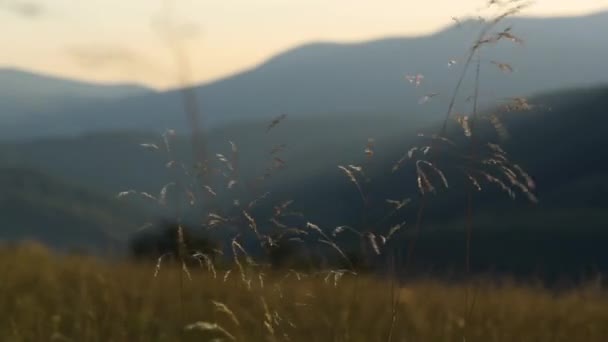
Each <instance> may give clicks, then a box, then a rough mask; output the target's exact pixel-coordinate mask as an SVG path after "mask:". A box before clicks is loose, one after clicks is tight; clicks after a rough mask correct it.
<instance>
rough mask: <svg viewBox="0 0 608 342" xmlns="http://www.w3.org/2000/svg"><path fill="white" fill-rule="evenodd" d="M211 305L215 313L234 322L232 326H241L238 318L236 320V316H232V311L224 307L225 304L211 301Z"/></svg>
mask: <svg viewBox="0 0 608 342" xmlns="http://www.w3.org/2000/svg"><path fill="white" fill-rule="evenodd" d="M211 303H213V306H214V307H215V311H217V312H221V313H224V314H226V315H228V317H230V319H231V320H232V321H233V322H234V324H236V325H241V323H240V322H239V320H238V318H236V315H235V314H234V312H233V311H232V310H230V309H229V308H228V306H226V304H224V303H221V302H218V301H215V300H212V301H211Z"/></svg>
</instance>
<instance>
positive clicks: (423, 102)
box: [418, 93, 439, 104]
mask: <svg viewBox="0 0 608 342" xmlns="http://www.w3.org/2000/svg"><path fill="white" fill-rule="evenodd" d="M436 96H439V93H430V94H427V95H425V96H423V97H422V98H420V100H418V104H425V103H427V102H429V101H430V100H431V99H432V98H434V97H436Z"/></svg>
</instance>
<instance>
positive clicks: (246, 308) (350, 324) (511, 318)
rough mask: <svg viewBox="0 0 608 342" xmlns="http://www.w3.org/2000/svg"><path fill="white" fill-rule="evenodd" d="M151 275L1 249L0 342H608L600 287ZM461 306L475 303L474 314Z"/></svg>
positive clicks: (30, 250) (24, 249)
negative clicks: (246, 280)
mask: <svg viewBox="0 0 608 342" xmlns="http://www.w3.org/2000/svg"><path fill="white" fill-rule="evenodd" d="M154 271H155V266H154V265H152V264H150V265H145V266H144V265H134V264H129V263H110V262H101V261H99V260H95V259H93V258H88V257H78V256H57V255H53V254H52V253H50V252H49V251H47V250H46V249H44V248H43V247H41V246H38V245H35V244H28V245H23V246H21V247H18V248H16V249H5V250H3V251H2V252H1V253H0V272H1V273H0V312H1V315H2V317H1V318H0V337H1V338H0V340H1V341H6V342H9V341H78V342H87V341H104V342H105V341H130V342H131V341H146V342H148V341H222V340H223V341H231V340H236V341H389V340H392V341H464V340H466V341H480V342H482V341H483V342H490V341H568V342H571V341H585V342H589V341H598V342H599V341H607V340H608V293H607V292H603V291H602V290H601V289H600V286H599V285H598V283H593V284H589V285H588V286H583V287H580V288H578V289H576V290H569V291H567V292H562V293H554V292H551V291H548V290H543V289H541V288H540V287H533V286H523V285H515V284H514V283H509V284H507V285H505V284H504V283H503V285H500V286H499V285H490V284H489V283H484V284H479V283H478V284H476V285H471V286H468V287H467V286H464V285H448V284H442V283H441V282H439V281H432V280H429V281H416V282H414V283H411V284H407V285H406V286H404V287H401V288H400V289H399V290H396V287H393V283H392V282H390V281H387V280H379V279H372V277H366V276H357V277H354V276H349V275H345V276H344V277H342V278H341V279H340V281H339V282H337V286H336V284H335V283H334V278H333V277H331V279H328V281H327V282H326V281H325V280H324V278H325V276H321V275H318V276H308V277H304V278H301V279H300V280H298V279H297V277H296V275H295V274H294V273H291V274H290V276H288V277H286V274H288V273H284V274H283V275H280V274H275V275H272V276H271V275H266V276H263V277H262V281H261V280H260V277H259V273H256V274H253V275H252V276H251V288H250V289H248V288H247V286H246V285H245V283H244V282H243V281H242V278H241V275H240V274H239V272H238V271H237V270H236V269H235V270H234V271H233V272H231V273H230V274H229V275H228V277H227V279H226V280H225V279H224V276H225V271H220V270H218V271H217V278H215V279H214V278H213V276H212V275H211V273H209V272H208V270H207V269H206V268H202V269H201V268H191V269H190V273H191V277H192V278H191V279H188V278H187V275H185V274H184V273H181V270H180V269H179V268H177V267H175V268H171V267H169V266H168V265H164V266H163V267H161V269H160V272H159V274H158V276H157V277H154ZM180 279H181V280H180ZM180 284H181V285H180ZM393 288H394V289H395V290H392V289H393ZM467 289H468V293H469V295H468V297H467V295H466V293H467ZM465 298H466V299H467V300H468V301H469V303H473V302H474V305H473V306H472V309H471V311H470V314H467V313H466V312H465V311H466V310H465V308H466V306H465ZM393 299H394V302H395V305H394V306H393V305H392V303H393V301H392V300H393ZM393 312H394V315H393ZM393 318H394V324H392V322H393ZM197 322H199V324H198V326H196V327H190V328H191V329H186V328H187V326H188V325H192V324H194V323H197ZM216 324H217V325H216ZM391 326H393V328H392V329H391ZM222 330H223V331H222ZM391 331H392V332H391ZM389 335H392V336H390V337H389Z"/></svg>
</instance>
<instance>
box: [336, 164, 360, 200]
mask: <svg viewBox="0 0 608 342" xmlns="http://www.w3.org/2000/svg"><path fill="white" fill-rule="evenodd" d="M338 168H339V169H340V170H342V171H343V172H344V173H345V174H346V176H347V177H348V179H349V180H350V181H351V182H352V183H353V184H355V186H356V187H357V191H359V195H360V196H361V199H362V200H363V203H366V199H365V195H364V194H363V189H362V188H361V185H360V184H359V181H358V180H357V177H355V175H354V174H353V173H352V171H351V170H350V169H348V168H346V167H344V166H342V165H338Z"/></svg>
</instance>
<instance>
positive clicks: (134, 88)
mask: <svg viewBox="0 0 608 342" xmlns="http://www.w3.org/2000/svg"><path fill="white" fill-rule="evenodd" d="M150 92H152V91H151V89H148V88H145V87H142V86H138V85H131V84H115V85H104V84H93V83H86V82H80V81H74V80H69V79H64V78H60V77H55V76H49V75H42V74H35V73H32V72H26V71H22V70H17V69H6V68H5V69H3V68H0V117H1V118H2V122H3V124H5V125H7V127H12V128H13V129H14V128H18V129H24V130H27V129H28V127H30V128H31V127H36V123H37V120H42V119H43V118H45V117H46V116H47V115H51V118H50V119H51V120H56V119H57V115H58V114H61V113H63V112H64V111H67V110H74V107H77V106H83V105H84V106H85V108H86V106H92V105H94V104H95V102H96V101H102V102H107V101H112V100H118V99H121V98H125V97H129V96H133V95H140V94H144V93H150ZM12 125H17V126H16V127H15V126H12Z"/></svg>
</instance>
